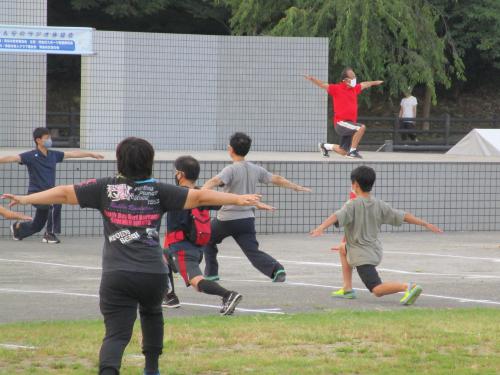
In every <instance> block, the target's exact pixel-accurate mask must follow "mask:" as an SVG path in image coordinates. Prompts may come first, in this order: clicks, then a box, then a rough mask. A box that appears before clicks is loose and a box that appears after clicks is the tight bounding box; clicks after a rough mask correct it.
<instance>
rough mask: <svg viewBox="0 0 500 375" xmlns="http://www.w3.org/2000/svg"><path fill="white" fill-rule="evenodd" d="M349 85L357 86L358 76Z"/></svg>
mask: <svg viewBox="0 0 500 375" xmlns="http://www.w3.org/2000/svg"><path fill="white" fill-rule="evenodd" d="M349 86H351V87H354V86H356V78H353V79H351V82H350V83H349Z"/></svg>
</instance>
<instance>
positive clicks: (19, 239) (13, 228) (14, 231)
mask: <svg viewBox="0 0 500 375" xmlns="http://www.w3.org/2000/svg"><path fill="white" fill-rule="evenodd" d="M17 223H18V222H17V221H16V222H15V223H14V224H12V225H11V226H10V233H11V234H12V239H13V240H14V241H21V240H22V238H19V237H17V235H16V231H17V229H16V225H17Z"/></svg>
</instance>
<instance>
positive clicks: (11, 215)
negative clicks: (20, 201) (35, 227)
mask: <svg viewBox="0 0 500 375" xmlns="http://www.w3.org/2000/svg"><path fill="white" fill-rule="evenodd" d="M0 216H3V217H4V218H6V219H7V220H32V217H31V216H28V215H25V214H23V213H21V212H14V211H10V210H8V209H6V208H5V207H1V206H0Z"/></svg>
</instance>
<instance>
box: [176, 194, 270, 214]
mask: <svg viewBox="0 0 500 375" xmlns="http://www.w3.org/2000/svg"><path fill="white" fill-rule="evenodd" d="M261 197H262V196H261V195H259V194H245V195H238V194H231V193H222V192H219V191H212V190H207V189H205V190H203V189H201V190H196V189H189V192H188V196H187V199H186V203H185V204H184V209H190V208H194V207H199V206H216V205H221V206H222V205H228V204H231V205H236V206H258V208H260V209H269V210H270V209H272V207H271V206H267V205H265V204H263V203H260V198H261Z"/></svg>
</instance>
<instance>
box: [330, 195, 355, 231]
mask: <svg viewBox="0 0 500 375" xmlns="http://www.w3.org/2000/svg"><path fill="white" fill-rule="evenodd" d="M334 213H335V216H337V219H338V221H339V226H341V227H344V226H346V225H349V224H350V223H352V221H353V218H354V205H353V203H352V201H349V202H346V203H345V204H344V205H343V206H342V208H341V209H340V210H337V211H335V212H334Z"/></svg>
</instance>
